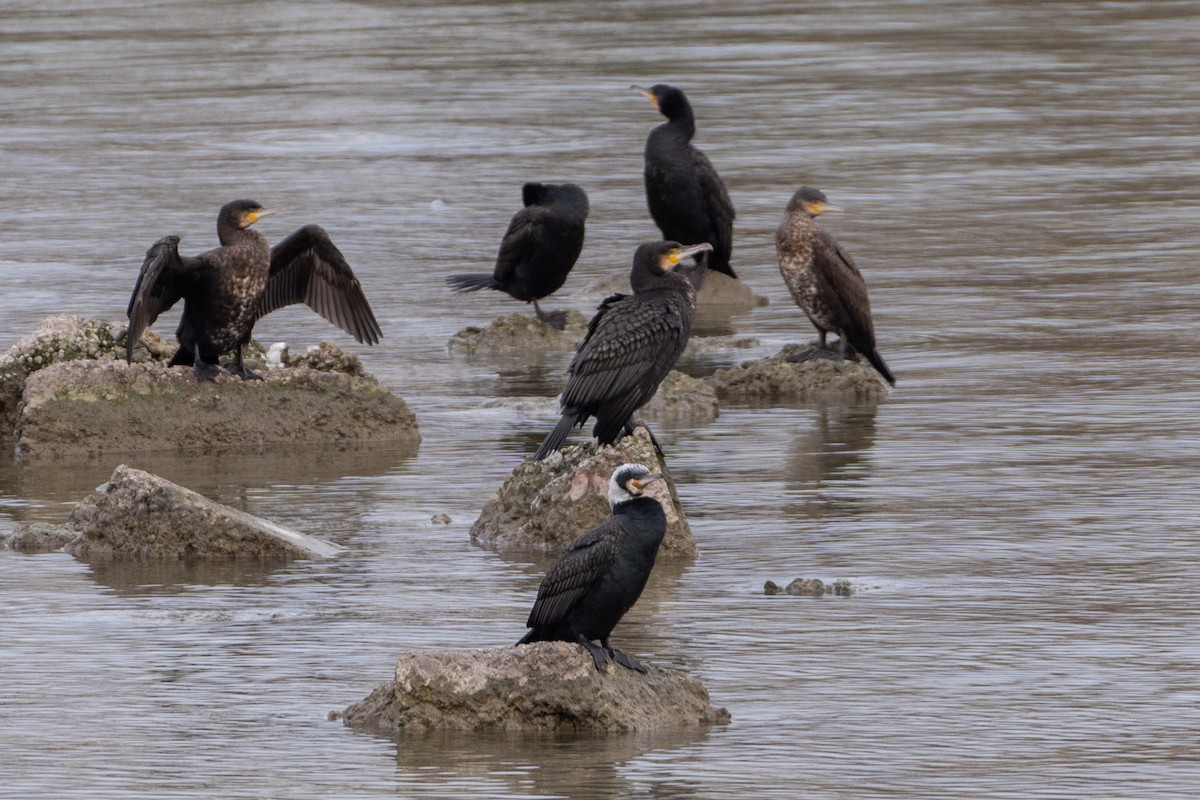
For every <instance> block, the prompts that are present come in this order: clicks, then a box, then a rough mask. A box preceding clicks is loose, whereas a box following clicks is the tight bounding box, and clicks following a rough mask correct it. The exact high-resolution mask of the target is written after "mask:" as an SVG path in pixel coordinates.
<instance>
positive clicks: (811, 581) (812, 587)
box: [784, 578, 825, 597]
mask: <svg viewBox="0 0 1200 800" xmlns="http://www.w3.org/2000/svg"><path fill="white" fill-rule="evenodd" d="M784 591H786V592H787V593H788V594H791V595H796V596H798V597H823V596H824V595H825V584H824V583H822V582H821V581H820V580H818V579H816V578H796V579H795V580H794V581H792V582H791V583H789V584H788V585H787V589H785V590H784Z"/></svg>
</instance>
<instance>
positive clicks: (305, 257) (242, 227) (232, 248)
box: [125, 200, 380, 381]
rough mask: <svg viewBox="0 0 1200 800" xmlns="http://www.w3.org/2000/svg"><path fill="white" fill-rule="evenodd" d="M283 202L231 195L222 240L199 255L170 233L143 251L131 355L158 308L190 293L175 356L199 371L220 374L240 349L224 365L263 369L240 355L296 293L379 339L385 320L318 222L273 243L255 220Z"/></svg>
mask: <svg viewBox="0 0 1200 800" xmlns="http://www.w3.org/2000/svg"><path fill="white" fill-rule="evenodd" d="M278 211H279V209H265V208H263V207H262V204H260V203H257V202H255V201H253V200H234V201H233V202H231V203H226V204H225V205H224V206H222V207H221V211H220V212H219V213H218V215H217V237H218V239H220V242H221V246H220V247H217V248H215V249H213V250H209V251H208V252H206V253H201V254H200V255H198V256H181V255H179V237H178V236H165V237H163V238H162V239H159V240H158V241H157V242H155V243H154V244H153V245H151V247H150V249H149V250H147V251H146V260H145V261H144V262H143V263H142V269H141V272H140V273H138V278H137V283H136V284H135V285H134V287H133V295H132V296H131V297H130V298H129V308H128V310H127V312H126V313H127V314H128V316H129V333H128V334H127V336H126V341H125V359H126V361H132V360H133V348H134V346H135V345H136V344H137V342H138V340H139V339H141V337H142V333H143V332H144V331H145V330H146V328H148V327H149V326H150V325H152V324H154V321H155V320H156V319H158V315H159V314H161V313H162V312H164V311H166V310H167V309H169V308H170V307H171V306H173V305H175V303H177V302H179V300H181V299H182V300H183V316H182V318H181V319H180V320H179V328H178V330H177V331H176V333H175V335H176V338H178V340H179V350H178V351H177V352H176V353H175V356H174V357H173V358H172V359H171V366H175V365H178V364H183V365H186V366H190V367H192V368H193V369H194V370H195V372H196V377H197V379H199V380H202V381H210V380H213V379H214V378H215V377H216V376H217V375H219V374H220V368H219V367H218V366H217V361H218V359H219V358H220V356H221V355H222V354H223V353H227V352H229V351H231V350H235V351H236V355H235V360H234V363H233V366H232V367H227V369H228V370H229V371H230V372H232V373H233V374H235V375H238V376H240V377H241V378H243V379H258V378H259V377H260V376H259V375H257V374H255V373H254V372H251V371H250V370H249V369H248V368H247V367H246V365H245V363H244V362H243V348H244V347H245V346H246V344H247V343H249V341H250V335H251V333H252V332H253V330H254V324H255V323H256V322H257V321H258V320H259V319H261V318H262V317H264V316H266V315H267V314H269V313H271V312H272V311H275V310H276V309H279V308H283V307H284V306H287V305H292V304H293V303H304V304H306V305H307V306H308V307H309V308H311V309H312V310H314V311H316V312H317V313H318V314H320V315H321V316H322V317H324V318H325V319H327V320H329V321H330V322H331V323H333V324H334V325H337V326H338V327H339V328H341V329H342V330H343V331H345V332H346V333H348V334H350V335H351V336H353V337H354V338H355V339H356V340H357V341H359V342H360V343H361V342H365V343H366V344H375V343H377V342H378V341H379V336H380V330H379V323H378V322H376V321H375V315H374V314H373V313H372V312H371V306H370V305H369V304H368V303H367V298H366V297H365V296H364V295H363V291H362V287H361V286H360V285H359V282H358V279H357V278H356V277H354V272H353V271H352V270H351V269H350V265H349V264H347V263H346V259H345V258H344V257H343V256H342V254H341V252H340V251H339V250H338V249H337V247H336V246H335V245H334V243H333V241H332V240H330V238H329V234H327V233H326V232H325V230H324V228H321V227H320V226H319V225H305V226H304V227H303V228H300V229H299V230H297V231H296V232H295V233H293V234H292V235H291V236H289V237H287V238H286V239H284V240H283V241H282V242H280V243H279V244H277V245H275V246H274V247H270V246H269V245H268V244H267V240H266V238H264V237H263V235H262V234H260V233H258V232H257V231H254V230H251V229H250V226H251V225H253V224H254V223H255V222H258V221H259V220H260V219H262V218H263V217H265V216H268V215H269V214H274V213H277V212H278Z"/></svg>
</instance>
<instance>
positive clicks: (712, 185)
mask: <svg viewBox="0 0 1200 800" xmlns="http://www.w3.org/2000/svg"><path fill="white" fill-rule="evenodd" d="M692 160H693V163H694V164H695V168H696V178H697V180H698V181H699V182H700V201H701V202H702V203H703V204H704V212H705V213H706V214H707V215H708V220H709V224H710V226H711V228H712V237H713V240H712V241H709V244H711V245H712V246H713V255H714V257H715V258H716V260H717V262H718V263H721V264H725V265H728V264H729V256H730V254H731V253H732V252H733V219H734V217H735V216H737V212H736V211H734V210H733V201H732V200H730V199H729V190H728V189H726V188H725V182H724V181H722V180H721V176H720V175H718V174H717V169H716V167H714V166H713V165H712V162H711V161H709V160H708V156H706V155H704V153H702V152H700V151H699V150H696V149H693V150H692ZM682 244H700V243H699V242H683V243H682ZM730 272H731V274H732V270H731V271H730Z"/></svg>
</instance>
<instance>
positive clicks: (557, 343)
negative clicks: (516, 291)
mask: <svg viewBox="0 0 1200 800" xmlns="http://www.w3.org/2000/svg"><path fill="white" fill-rule="evenodd" d="M587 327H588V317H585V316H584V315H583V314H581V313H579V312H578V311H575V310H571V311H568V312H567V320H566V324H565V325H564V326H563V329H562V330H561V331H560V330H557V329H556V328H554V327H552V326H550V325H548V324H546V323H545V322H542V321H541V320H539V319H538V318H537V317H534V316H530V315H529V314H519V313H518V314H508V315H507V316H503V317H498V318H496V319H495V320H493V321H492V323H491V324H490V325H488V326H487V327H486V328H463V329H462V330H461V331H459V332H458V333H456V334H454V336H452V337H451V338H450V342H449V347H450V352H452V353H464V354H466V355H491V356H513V355H519V356H528V354H529V353H531V352H535V353H536V352H554V351H568V352H569V351H571V350H574V349H575V348H576V347H578V346H579V343H580V342H581V341H583V335H584V334H585V333H587Z"/></svg>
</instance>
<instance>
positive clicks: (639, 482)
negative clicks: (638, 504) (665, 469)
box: [630, 472, 664, 492]
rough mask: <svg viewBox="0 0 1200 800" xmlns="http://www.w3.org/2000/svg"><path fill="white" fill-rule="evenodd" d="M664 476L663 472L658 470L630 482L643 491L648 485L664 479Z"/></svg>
mask: <svg viewBox="0 0 1200 800" xmlns="http://www.w3.org/2000/svg"><path fill="white" fill-rule="evenodd" d="M663 477H664V476H663V474H662V473H661V472H656V473H654V474H653V475H647V476H646V477H644V478H640V479H639V478H634V479H633V480H631V481H630V483H631V484H633V487H634V488H635V489H637V490H638V491H639V492H641V491H644V490H645V489H646V487H647V486H649V485H650V484H652V483H654V482H655V481H660V480H662V479H663Z"/></svg>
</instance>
